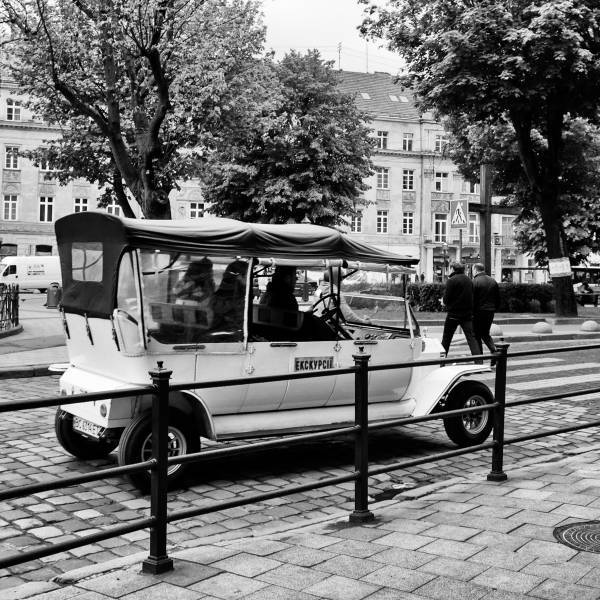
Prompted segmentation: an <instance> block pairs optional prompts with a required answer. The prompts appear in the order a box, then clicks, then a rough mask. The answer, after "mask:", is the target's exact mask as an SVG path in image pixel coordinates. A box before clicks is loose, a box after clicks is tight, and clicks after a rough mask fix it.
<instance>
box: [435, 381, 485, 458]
mask: <svg viewBox="0 0 600 600" xmlns="http://www.w3.org/2000/svg"><path fill="white" fill-rule="evenodd" d="M493 401H494V396H493V395H492V392H491V391H490V389H489V388H488V387H487V385H485V384H483V383H481V382H479V381H462V382H460V383H459V384H458V385H456V386H455V387H454V388H453V389H452V390H451V391H450V393H449V394H448V399H447V400H446V410H459V409H461V408H474V407H476V406H485V405H486V404H491V403H492V402H493ZM492 425H493V423H492V415H491V413H490V411H489V410H486V411H481V412H473V413H468V414H465V415H459V416H457V417H450V418H447V419H444V429H445V430H446V433H447V434H448V437H449V438H450V439H451V440H452V441H453V442H454V443H455V444H457V445H458V446H461V447H465V446H475V445H476V444H481V443H483V442H484V441H485V440H486V439H487V437H488V435H489V434H490V431H491V430H492Z"/></svg>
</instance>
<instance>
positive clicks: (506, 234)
mask: <svg viewBox="0 0 600 600" xmlns="http://www.w3.org/2000/svg"><path fill="white" fill-rule="evenodd" d="M514 220H515V217H513V216H507V217H505V216H503V217H502V239H503V241H504V244H505V245H506V244H508V243H509V240H512V239H513V238H514V236H515V225H514Z"/></svg>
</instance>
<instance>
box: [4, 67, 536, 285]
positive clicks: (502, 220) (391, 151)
mask: <svg viewBox="0 0 600 600" xmlns="http://www.w3.org/2000/svg"><path fill="white" fill-rule="evenodd" d="M340 85H341V88H342V89H343V90H344V91H345V92H348V93H352V94H353V95H354V97H355V99H356V102H357V104H358V106H359V107H360V108H361V109H363V110H365V111H366V112H368V113H369V114H370V115H371V117H372V121H371V124H370V126H371V127H372V129H373V136H374V137H375V139H376V145H377V148H376V150H375V152H374V156H373V163H374V166H375V174H374V175H373V176H372V177H371V178H370V180H369V181H368V182H367V183H368V184H369V186H370V189H369V190H368V191H366V192H365V194H364V197H363V198H361V200H360V202H358V203H357V207H356V208H357V211H356V214H355V216H354V217H352V219H351V220H350V222H349V224H348V229H349V231H350V232H351V234H352V235H353V236H356V237H358V238H360V239H362V240H363V241H366V242H369V243H371V244H374V245H376V246H380V247H386V248H388V249H390V250H392V251H395V252H398V253H401V254H407V255H410V256H414V257H415V258H418V259H419V264H418V266H417V271H418V273H419V274H421V273H422V274H423V276H424V279H425V280H426V281H433V280H436V279H437V280H441V279H442V278H443V275H444V273H445V272H446V270H445V265H447V264H448V263H449V262H450V260H452V259H454V258H456V257H457V255H458V249H459V231H458V230H456V229H452V228H451V226H450V201H451V200H453V199H459V198H462V199H466V200H468V201H475V202H477V201H478V200H479V186H478V184H475V183H471V182H469V181H465V180H464V179H463V178H462V177H461V176H460V175H459V174H458V171H457V169H456V166H455V165H453V164H452V162H451V161H450V160H449V159H448V158H447V157H446V155H445V152H444V150H445V147H446V144H447V136H446V134H445V132H444V130H443V128H442V127H441V125H440V124H439V123H438V122H436V120H435V119H433V117H432V116H431V115H429V114H427V113H425V114H420V113H419V111H418V110H417V108H416V106H415V103H414V99H413V97H412V95H411V94H410V93H408V92H406V91H403V90H402V88H401V87H400V86H398V85H396V84H394V83H393V82H392V78H391V77H390V75H388V74H385V73H375V74H367V73H351V72H340ZM58 136H60V130H59V129H57V128H56V127H51V126H48V125H47V124H45V123H43V122H40V121H37V120H35V119H34V118H33V116H32V115H31V113H29V112H28V111H27V109H26V108H25V107H24V106H23V99H22V98H21V97H20V96H19V93H18V89H17V88H16V87H15V86H14V85H12V84H11V83H10V82H7V81H6V80H3V81H2V82H0V160H1V161H2V171H1V179H0V184H1V186H2V193H1V196H0V258H1V256H3V255H7V254H19V255H31V254H55V253H56V241H55V238H54V230H53V221H55V220H56V219H57V218H59V217H61V216H63V215H66V214H69V213H71V212H79V211H85V210H93V209H96V207H97V199H98V196H99V195H100V190H99V189H98V187H97V186H94V185H92V184H90V183H88V182H86V181H84V180H76V181H73V182H71V183H69V184H67V185H65V186H60V185H59V184H58V182H57V180H56V179H54V178H52V170H51V165H48V164H44V165H41V166H40V168H38V167H35V166H34V165H33V164H32V163H31V162H30V161H28V160H27V159H25V158H24V157H23V156H22V155H21V153H22V151H23V150H25V149H32V148H36V147H39V146H43V145H44V143H47V140H52V139H56V138H57V137H58ZM205 208H206V207H205V205H204V201H203V199H202V193H201V190H200V187H199V185H198V183H197V182H193V181H189V182H183V183H182V185H181V189H180V190H179V191H176V192H174V193H173V195H172V198H171V209H172V215H173V218H174V219H180V218H203V217H204V216H205ZM105 210H107V211H108V212H109V213H112V214H119V213H120V208H119V207H118V206H117V205H111V206H107V207H106V208H105ZM467 218H468V229H467V230H465V231H464V232H463V238H462V258H463V260H466V261H467V262H469V261H471V262H475V261H476V260H477V257H478V253H479V216H478V215H477V214H469V215H468V217H467ZM511 222H512V217H505V216H504V217H503V216H500V215H495V216H494V217H493V221H492V223H493V225H492V230H493V232H494V236H493V237H494V240H495V242H496V244H495V245H493V249H494V252H493V256H492V265H493V267H492V272H493V274H494V275H495V276H496V277H497V278H500V277H501V275H502V271H503V270H506V271H508V270H512V269H513V268H514V267H527V266H528V261H527V259H526V258H525V257H520V258H518V257H517V255H516V253H515V250H514V247H513V242H512V226H511ZM514 273H515V274H517V273H521V275H522V279H523V280H525V279H526V278H527V279H530V278H531V277H532V276H533V275H532V273H533V272H531V273H530V274H529V275H527V276H526V273H528V272H527V271H519V270H518V269H516V270H514Z"/></svg>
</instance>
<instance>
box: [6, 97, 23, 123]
mask: <svg viewBox="0 0 600 600" xmlns="http://www.w3.org/2000/svg"><path fill="white" fill-rule="evenodd" d="M6 120H7V121H20V120H21V103H20V102H18V101H17V100H13V99H12V98H8V99H7V100H6Z"/></svg>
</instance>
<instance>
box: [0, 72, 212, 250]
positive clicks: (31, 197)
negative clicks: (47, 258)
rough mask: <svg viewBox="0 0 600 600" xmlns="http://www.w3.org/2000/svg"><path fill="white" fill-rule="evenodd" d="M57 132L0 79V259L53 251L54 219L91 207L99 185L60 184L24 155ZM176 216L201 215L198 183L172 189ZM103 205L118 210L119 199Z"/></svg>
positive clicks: (82, 182)
mask: <svg viewBox="0 0 600 600" xmlns="http://www.w3.org/2000/svg"><path fill="white" fill-rule="evenodd" d="M59 136H60V129H58V128H57V127H52V126H49V125H48V124H46V123H43V122H41V121H39V120H36V119H34V118H33V115H32V114H31V112H30V111H28V110H27V108H26V107H25V106H24V102H23V98H22V97H21V96H20V95H19V90H18V89H17V87H16V86H15V85H14V84H12V83H11V82H10V81H6V80H4V79H3V80H2V81H0V161H1V162H2V170H1V178H0V185H1V186H2V191H1V195H0V258H2V257H3V256H6V255H11V254H14V255H17V254H18V255H35V254H40V255H41V254H56V253H57V249H56V239H55V237H54V225H53V222H54V221H55V220H56V219H58V218H59V217H62V216H63V215H66V214H69V213H72V212H82V211H87V210H95V209H96V208H97V205H98V197H99V196H100V193H101V190H100V189H99V188H98V187H97V186H95V185H93V184H90V183H89V182H87V181H85V180H83V179H78V180H75V181H72V182H70V183H69V184H67V185H64V186H61V185H59V184H58V181H57V180H56V178H53V177H52V174H53V171H52V165H50V164H48V163H45V164H42V165H40V167H39V168H38V167H36V166H34V164H33V163H32V162H31V161H29V160H27V159H26V158H24V157H23V156H22V154H23V151H24V150H31V149H33V148H38V147H43V146H44V144H47V143H49V141H50V140H54V139H57V138H58V137H59ZM171 209H172V214H173V217H174V218H201V217H203V216H204V203H203V200H202V193H201V191H200V187H199V185H198V184H197V183H196V182H192V181H188V182H182V184H181V189H180V190H179V191H176V192H174V193H173V195H172V198H171ZM104 210H106V211H107V212H109V213H111V214H115V215H119V214H120V212H121V209H120V207H119V206H118V205H117V204H112V205H109V206H107V207H106V208H105V209H104Z"/></svg>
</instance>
